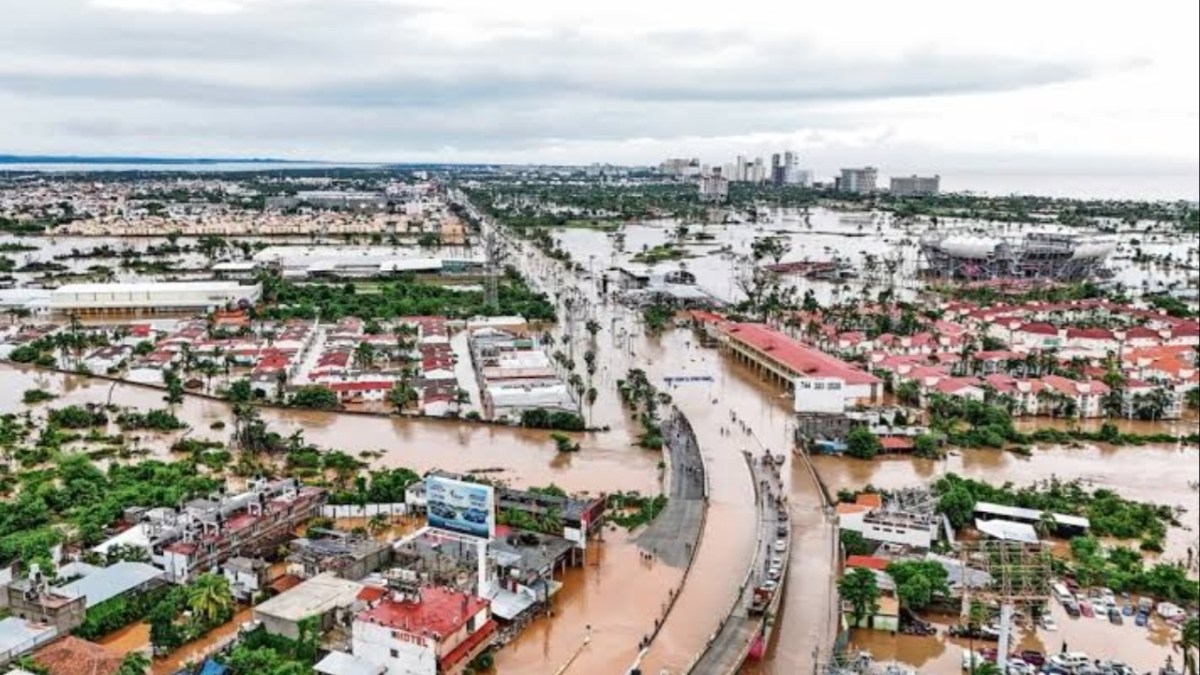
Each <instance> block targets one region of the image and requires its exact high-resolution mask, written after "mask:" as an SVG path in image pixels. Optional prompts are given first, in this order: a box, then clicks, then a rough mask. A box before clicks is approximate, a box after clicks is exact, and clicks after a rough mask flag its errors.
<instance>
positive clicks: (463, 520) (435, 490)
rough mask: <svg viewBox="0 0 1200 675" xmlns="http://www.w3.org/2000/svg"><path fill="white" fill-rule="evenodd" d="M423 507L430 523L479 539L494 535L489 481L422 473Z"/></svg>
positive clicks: (494, 495) (494, 498)
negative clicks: (423, 487) (423, 485)
mask: <svg viewBox="0 0 1200 675" xmlns="http://www.w3.org/2000/svg"><path fill="white" fill-rule="evenodd" d="M425 511H426V513H427V515H428V517H429V526H430V527H433V528H437V529H439V530H445V531H447V532H454V533H457V534H465V535H467V536H469V537H478V538H480V539H492V538H494V537H495V536H496V493H495V490H493V489H492V486H490V485H480V484H479V483H467V482H465V481H461V480H454V479H453V478H445V477H442V476H426V478H425Z"/></svg>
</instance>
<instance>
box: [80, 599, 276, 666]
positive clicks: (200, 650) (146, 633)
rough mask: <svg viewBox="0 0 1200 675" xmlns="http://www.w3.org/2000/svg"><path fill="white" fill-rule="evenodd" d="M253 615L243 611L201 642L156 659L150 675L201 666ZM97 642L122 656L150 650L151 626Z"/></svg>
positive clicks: (124, 630) (132, 627) (135, 627)
mask: <svg viewBox="0 0 1200 675" xmlns="http://www.w3.org/2000/svg"><path fill="white" fill-rule="evenodd" d="M253 613H254V610H253V609H251V608H249V607H246V608H243V609H241V610H239V611H238V612H237V614H234V615H233V618H232V619H230V620H229V621H227V622H225V623H223V624H221V625H220V626H217V627H216V628H214V629H212V630H211V631H209V633H208V634H207V635H205V636H204V637H202V638H200V639H199V640H194V641H192V642H189V643H187V644H185V645H183V646H181V647H180V648H179V649H176V650H175V651H173V652H171V653H170V654H169V655H167V656H166V657H164V658H157V659H154V661H153V663H152V664H151V666H150V672H151V675H169V674H170V673H174V672H176V671H178V670H179V669H180V668H182V667H184V666H185V665H199V663H200V662H201V661H203V660H204V657H206V656H208V655H209V654H211V653H212V652H213V651H215V650H217V649H219V648H221V647H223V646H224V645H225V644H227V643H228V641H229V640H230V638H232V637H233V636H234V635H235V634H236V633H237V631H238V629H240V628H241V626H242V624H244V623H246V622H247V621H250V619H251V618H252V616H253ZM97 642H99V643H100V644H102V645H104V646H105V647H109V648H110V649H112V650H114V651H117V652H119V653H122V654H125V653H128V652H131V651H140V650H145V649H149V647H150V624H147V623H145V622H143V621H139V622H137V623H135V624H130V625H128V626H126V627H125V628H122V629H121V630H119V631H116V632H115V633H111V634H109V635H106V636H105V637H103V638H101V639H100V640H97Z"/></svg>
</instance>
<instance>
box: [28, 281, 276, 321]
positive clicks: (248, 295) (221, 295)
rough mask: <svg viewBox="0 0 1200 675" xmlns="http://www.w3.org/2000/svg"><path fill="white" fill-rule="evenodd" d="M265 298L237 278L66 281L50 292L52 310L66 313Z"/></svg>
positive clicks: (206, 306) (198, 307) (169, 308)
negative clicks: (217, 279) (113, 282)
mask: <svg viewBox="0 0 1200 675" xmlns="http://www.w3.org/2000/svg"><path fill="white" fill-rule="evenodd" d="M261 297H262V287H261V286H259V285H257V284H256V285H253V286H243V285H241V284H239V283H237V282H234V281H171V282H144V283H128V284H66V285H64V286H59V287H58V288H56V289H54V290H53V291H52V292H51V293H50V310H51V311H52V312H57V313H63V314H67V313H78V314H102V313H107V312H209V311H212V310H214V309H220V308H222V307H225V306H226V305H230V304H234V305H236V304H239V303H242V302H246V303H251V304H253V303H256V302H258V300H259V298H261Z"/></svg>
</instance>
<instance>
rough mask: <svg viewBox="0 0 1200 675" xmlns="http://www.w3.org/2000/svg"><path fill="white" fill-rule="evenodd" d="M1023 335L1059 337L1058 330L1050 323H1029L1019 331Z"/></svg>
mask: <svg viewBox="0 0 1200 675" xmlns="http://www.w3.org/2000/svg"><path fill="white" fill-rule="evenodd" d="M1017 330H1018V331H1020V332H1022V333H1032V334H1034V335H1058V329H1057V328H1055V327H1054V326H1053V325H1051V324H1048V323H1032V322H1031V323H1027V324H1025V325H1024V326H1021V327H1020V328H1018V329H1017Z"/></svg>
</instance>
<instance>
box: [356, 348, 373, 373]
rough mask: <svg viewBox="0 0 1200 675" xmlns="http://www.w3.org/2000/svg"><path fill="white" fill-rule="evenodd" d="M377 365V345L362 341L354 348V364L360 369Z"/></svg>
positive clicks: (368, 368)
mask: <svg viewBox="0 0 1200 675" xmlns="http://www.w3.org/2000/svg"><path fill="white" fill-rule="evenodd" d="M373 365H375V345H373V344H371V343H370V342H360V343H358V346H356V347H355V348H354V366H355V367H356V368H358V369H359V370H370V369H371V367H372V366H373Z"/></svg>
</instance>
